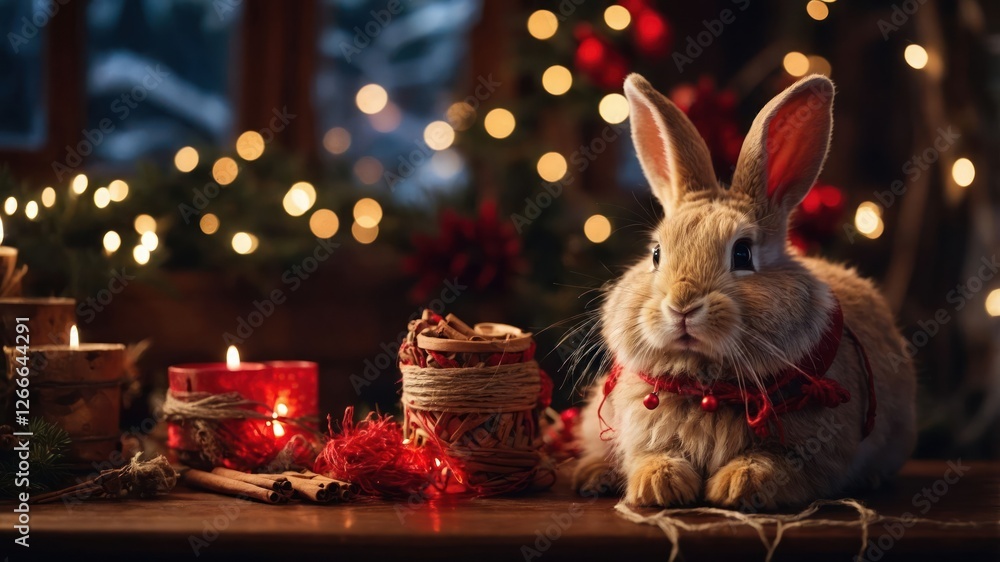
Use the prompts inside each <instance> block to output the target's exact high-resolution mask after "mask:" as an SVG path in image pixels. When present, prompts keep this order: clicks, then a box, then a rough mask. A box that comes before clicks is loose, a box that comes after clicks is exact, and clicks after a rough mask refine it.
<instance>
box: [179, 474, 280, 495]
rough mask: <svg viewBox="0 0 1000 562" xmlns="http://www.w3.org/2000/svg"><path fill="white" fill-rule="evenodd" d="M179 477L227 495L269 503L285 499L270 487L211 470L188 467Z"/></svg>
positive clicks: (191, 483) (200, 486) (199, 486)
mask: <svg viewBox="0 0 1000 562" xmlns="http://www.w3.org/2000/svg"><path fill="white" fill-rule="evenodd" d="M181 478H183V479H184V482H185V483H187V484H188V485H190V486H194V487H196V488H202V489H204V490H209V491H211V492H217V493H220V494H226V495H229V496H245V497H247V498H250V499H254V500H257V501H259V502H263V503H270V504H276V503H282V502H284V501H286V500H287V498H286V497H285V496H283V495H282V494H279V493H278V492H275V491H274V490H272V489H271V488H270V487H268V488H261V487H260V486H257V485H254V484H250V483H249V482H243V481H242V480H235V479H233V478H228V477H226V476H220V475H218V474H212V473H211V472H205V471H203V470H198V469H195V468H192V469H189V470H188V471H187V472H185V473H184V474H183V476H182V477H181Z"/></svg>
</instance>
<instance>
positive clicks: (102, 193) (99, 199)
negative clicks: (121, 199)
mask: <svg viewBox="0 0 1000 562" xmlns="http://www.w3.org/2000/svg"><path fill="white" fill-rule="evenodd" d="M110 203H111V192H110V191H108V188H106V187H98V188H97V189H95V190H94V205H95V206H96V207H97V208H98V209H103V208H105V207H107V206H108V205H109V204H110Z"/></svg>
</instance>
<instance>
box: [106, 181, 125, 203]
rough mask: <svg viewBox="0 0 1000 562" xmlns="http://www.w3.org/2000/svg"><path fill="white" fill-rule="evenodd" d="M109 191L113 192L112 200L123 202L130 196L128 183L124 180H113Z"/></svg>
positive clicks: (109, 185)
mask: <svg viewBox="0 0 1000 562" xmlns="http://www.w3.org/2000/svg"><path fill="white" fill-rule="evenodd" d="M108 192H110V193H111V200H112V201H114V202H115V203H121V202H122V201H124V200H125V198H126V197H128V184H127V183H125V182H124V181H122V180H112V181H111V183H109V184H108Z"/></svg>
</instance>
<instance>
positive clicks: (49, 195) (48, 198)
mask: <svg viewBox="0 0 1000 562" xmlns="http://www.w3.org/2000/svg"><path fill="white" fill-rule="evenodd" d="M55 204H56V190H55V189H52V188H51V187H46V188H45V189H43V190H42V207H45V208H46V209H48V208H49V207H51V206H53V205H55Z"/></svg>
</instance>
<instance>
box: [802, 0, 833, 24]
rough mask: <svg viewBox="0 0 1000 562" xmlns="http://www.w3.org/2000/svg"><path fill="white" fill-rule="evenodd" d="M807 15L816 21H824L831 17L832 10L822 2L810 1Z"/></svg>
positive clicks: (817, 0)
mask: <svg viewBox="0 0 1000 562" xmlns="http://www.w3.org/2000/svg"><path fill="white" fill-rule="evenodd" d="M806 13H807V14H809V17H811V18H812V19H814V20H816V21H823V20H825V19H826V17H827V16H829V15H830V8H829V7H827V5H826V4H825V3H823V2H821V1H820V0H809V3H808V4H806Z"/></svg>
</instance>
